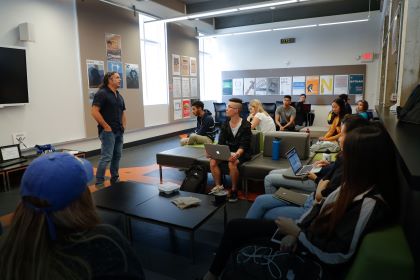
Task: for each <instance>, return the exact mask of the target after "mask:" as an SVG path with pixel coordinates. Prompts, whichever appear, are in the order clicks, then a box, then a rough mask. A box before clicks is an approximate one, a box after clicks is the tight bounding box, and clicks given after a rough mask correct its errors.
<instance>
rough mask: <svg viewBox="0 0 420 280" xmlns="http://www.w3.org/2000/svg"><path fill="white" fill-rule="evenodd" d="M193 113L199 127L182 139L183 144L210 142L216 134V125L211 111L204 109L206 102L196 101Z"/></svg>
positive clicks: (193, 105)
mask: <svg viewBox="0 0 420 280" xmlns="http://www.w3.org/2000/svg"><path fill="white" fill-rule="evenodd" d="M192 113H193V115H194V116H196V117H197V128H196V129H195V133H191V134H190V136H189V137H188V138H183V139H181V145H195V144H210V143H213V141H214V137H215V136H216V127H215V125H214V120H213V117H212V115H211V112H210V111H209V110H207V109H204V103H203V102H201V101H199V100H198V101H194V102H193V104H192Z"/></svg>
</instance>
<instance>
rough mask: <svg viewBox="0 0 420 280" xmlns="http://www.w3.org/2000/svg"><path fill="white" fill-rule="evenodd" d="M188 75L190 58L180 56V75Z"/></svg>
mask: <svg viewBox="0 0 420 280" xmlns="http://www.w3.org/2000/svg"><path fill="white" fill-rule="evenodd" d="M189 75H190V58H189V57H188V56H181V76H189Z"/></svg>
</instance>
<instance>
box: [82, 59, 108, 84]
mask: <svg viewBox="0 0 420 280" xmlns="http://www.w3.org/2000/svg"><path fill="white" fill-rule="evenodd" d="M86 66H87V74H88V87H89V88H97V87H99V86H100V85H101V83H102V80H103V79H104V62H103V61H99V60H90V59H87V60H86Z"/></svg>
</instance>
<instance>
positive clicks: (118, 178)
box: [110, 177, 120, 185]
mask: <svg viewBox="0 0 420 280" xmlns="http://www.w3.org/2000/svg"><path fill="white" fill-rule="evenodd" d="M110 181H111V185H112V184H115V183H118V182H119V181H120V177H117V178H111V180H110Z"/></svg>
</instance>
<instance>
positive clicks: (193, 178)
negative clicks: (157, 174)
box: [181, 163, 207, 193]
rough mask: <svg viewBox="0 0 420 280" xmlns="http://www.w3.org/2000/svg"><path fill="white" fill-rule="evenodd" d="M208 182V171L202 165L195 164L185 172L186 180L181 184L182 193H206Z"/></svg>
mask: <svg viewBox="0 0 420 280" xmlns="http://www.w3.org/2000/svg"><path fill="white" fill-rule="evenodd" d="M206 182H207V170H206V169H205V168H204V167H203V166H202V165H200V164H196V163H194V164H193V165H192V166H191V167H190V168H189V169H188V170H187V171H185V179H184V181H182V184H181V191H186V192H194V193H204V191H205V188H206Z"/></svg>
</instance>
